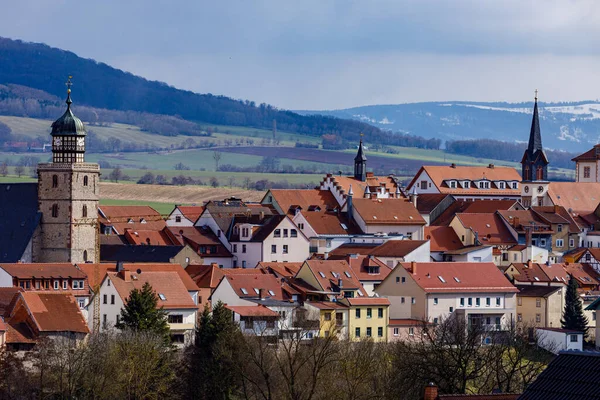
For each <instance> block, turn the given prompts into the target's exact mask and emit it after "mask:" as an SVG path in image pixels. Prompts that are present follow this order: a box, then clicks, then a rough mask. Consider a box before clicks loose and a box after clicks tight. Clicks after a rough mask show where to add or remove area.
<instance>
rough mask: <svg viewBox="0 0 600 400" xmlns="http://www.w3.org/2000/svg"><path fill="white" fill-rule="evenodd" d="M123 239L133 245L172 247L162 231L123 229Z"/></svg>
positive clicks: (170, 241) (172, 243) (171, 242)
mask: <svg viewBox="0 0 600 400" xmlns="http://www.w3.org/2000/svg"><path fill="white" fill-rule="evenodd" d="M124 236H125V239H126V240H127V242H128V243H129V244H133V245H152V246H173V245H176V244H179V243H174V242H173V241H172V240H171V238H169V236H168V235H167V234H166V233H165V232H163V231H153V230H141V229H129V228H127V229H125V235H124Z"/></svg>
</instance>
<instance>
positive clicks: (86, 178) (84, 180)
mask: <svg viewBox="0 0 600 400" xmlns="http://www.w3.org/2000/svg"><path fill="white" fill-rule="evenodd" d="M87 185H88V177H87V175H85V176H84V177H83V186H87Z"/></svg>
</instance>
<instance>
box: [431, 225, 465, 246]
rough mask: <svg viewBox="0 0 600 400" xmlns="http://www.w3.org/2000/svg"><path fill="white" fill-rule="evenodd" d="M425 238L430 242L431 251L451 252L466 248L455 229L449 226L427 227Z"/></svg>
mask: <svg viewBox="0 0 600 400" xmlns="http://www.w3.org/2000/svg"><path fill="white" fill-rule="evenodd" d="M425 238H426V239H428V240H429V249H430V251H449V250H458V249H462V248H463V247H464V246H463V244H462V242H461V241H460V239H459V238H458V235H456V232H455V231H454V229H452V228H451V227H449V226H426V227H425Z"/></svg>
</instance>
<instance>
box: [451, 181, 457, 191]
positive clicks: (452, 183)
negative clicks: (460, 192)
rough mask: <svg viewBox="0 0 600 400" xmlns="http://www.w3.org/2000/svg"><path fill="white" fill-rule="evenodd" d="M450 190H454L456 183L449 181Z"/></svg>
mask: <svg viewBox="0 0 600 400" xmlns="http://www.w3.org/2000/svg"><path fill="white" fill-rule="evenodd" d="M450 188H452V189H456V181H450Z"/></svg>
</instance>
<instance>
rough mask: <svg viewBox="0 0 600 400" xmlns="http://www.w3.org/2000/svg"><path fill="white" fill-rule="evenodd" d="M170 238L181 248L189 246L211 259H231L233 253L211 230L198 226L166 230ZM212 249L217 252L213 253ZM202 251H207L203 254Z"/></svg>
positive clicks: (175, 227)
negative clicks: (208, 255)
mask: <svg viewBox="0 0 600 400" xmlns="http://www.w3.org/2000/svg"><path fill="white" fill-rule="evenodd" d="M165 233H166V234H167V235H168V236H169V238H170V239H171V240H172V241H173V242H174V243H176V244H178V245H180V246H185V245H189V246H190V247H191V248H192V249H193V250H194V251H196V252H198V253H200V254H202V255H205V254H210V257H231V253H230V252H229V250H227V248H226V247H225V246H223V244H222V243H221V241H220V240H219V239H218V238H217V236H216V235H215V234H214V233H213V232H212V230H211V229H210V228H203V227H196V226H174V227H168V228H166V229H165ZM212 249H214V250H216V252H214V253H213V252H212ZM201 250H205V251H203V252H201Z"/></svg>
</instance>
